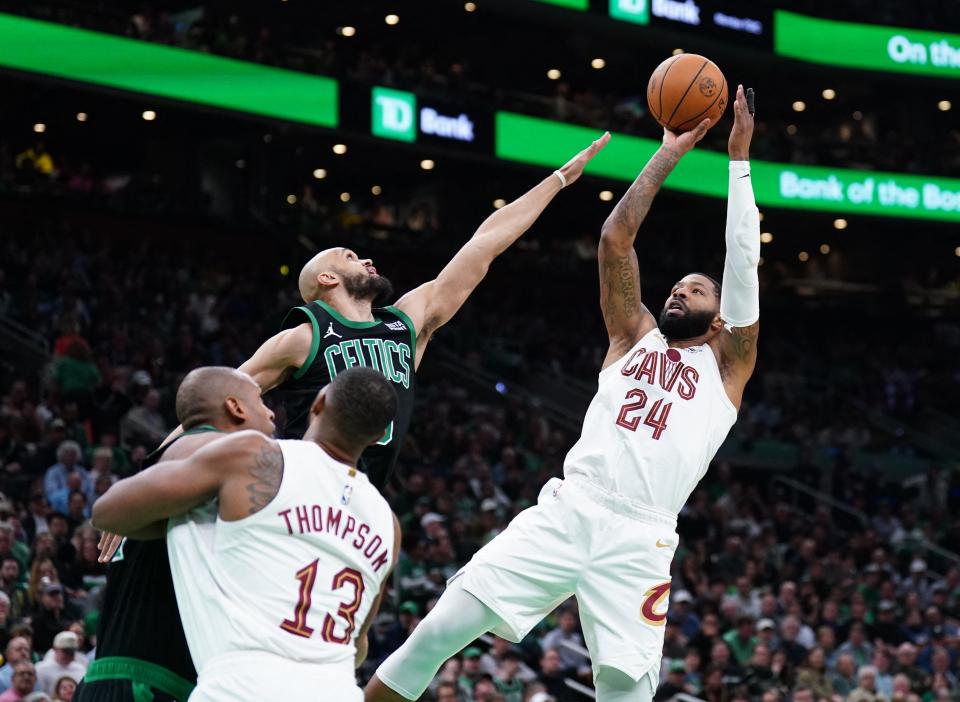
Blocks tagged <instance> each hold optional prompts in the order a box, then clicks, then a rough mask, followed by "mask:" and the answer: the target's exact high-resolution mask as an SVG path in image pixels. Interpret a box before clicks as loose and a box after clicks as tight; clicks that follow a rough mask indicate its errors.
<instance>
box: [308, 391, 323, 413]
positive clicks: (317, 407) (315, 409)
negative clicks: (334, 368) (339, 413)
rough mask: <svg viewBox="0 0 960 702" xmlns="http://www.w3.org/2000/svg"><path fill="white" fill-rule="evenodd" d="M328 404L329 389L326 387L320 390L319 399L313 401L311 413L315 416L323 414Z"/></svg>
mask: <svg viewBox="0 0 960 702" xmlns="http://www.w3.org/2000/svg"><path fill="white" fill-rule="evenodd" d="M326 406H327V389H326V388H325V387H324V388H323V389H322V390H320V394H318V395H317V399H316V400H314V401H313V406H311V407H310V414H311V415H313V416H314V417H316V416H318V415H320V414H323V410H324V408H325V407H326Z"/></svg>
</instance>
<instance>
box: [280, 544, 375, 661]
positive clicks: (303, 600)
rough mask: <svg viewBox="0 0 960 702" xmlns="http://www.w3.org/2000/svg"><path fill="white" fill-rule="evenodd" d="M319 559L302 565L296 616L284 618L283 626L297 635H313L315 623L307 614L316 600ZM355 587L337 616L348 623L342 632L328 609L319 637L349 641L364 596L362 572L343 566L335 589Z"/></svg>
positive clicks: (325, 639)
mask: <svg viewBox="0 0 960 702" xmlns="http://www.w3.org/2000/svg"><path fill="white" fill-rule="evenodd" d="M319 562H320V561H319V559H317V560H315V561H314V562H313V563H311V564H310V565H308V566H306V567H305V568H303V569H301V570H300V571H299V572H298V573H297V580H299V581H300V596H299V598H298V599H297V605H296V607H295V608H294V611H293V619H284V620H283V622H282V623H281V624H280V628H281V629H283V630H284V631H286V632H287V633H289V634H293V635H294V636H302V637H303V638H305V639H309V638H310V637H311V636H313V627H310V626H308V625H307V614H308V613H309V612H310V606H311V605H312V604H313V602H312V597H313V586H314V585H315V584H316V582H317V568H318V565H319ZM351 587H352V588H353V597H352V598H351V599H349V600H346V601H343V602H341V603H340V606H339V607H338V608H337V616H338V617H340V618H342V619H343V620H344V621H345V622H346V627H345V629H344V631H343V633H342V634H338V633H337V630H336V629H337V622H336V621H335V620H334V618H333V616H331V614H330V613H329V612H328V613H327V615H326V616H325V617H324V619H323V628H322V630H321V632H320V638H322V639H323V640H324V641H327V642H329V643H335V644H349V643H350V638H351V636H352V635H353V632H354V629H356V628H357V622H356V619H355V617H356V614H357V610H358V609H360V601H361V600H362V599H363V576H362V575H360V573H359V572H358V571H356V570H354V569H353V568H344V569H343V570H341V571H340V572H338V573H337V574H336V575H334V576H333V583H332V584H331V589H332V590H340V589H342V588H347V589H348V590H349V588H351Z"/></svg>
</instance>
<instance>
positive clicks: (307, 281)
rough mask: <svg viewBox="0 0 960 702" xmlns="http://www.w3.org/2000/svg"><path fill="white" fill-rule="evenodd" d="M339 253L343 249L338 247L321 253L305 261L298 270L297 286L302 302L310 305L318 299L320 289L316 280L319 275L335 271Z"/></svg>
mask: <svg viewBox="0 0 960 702" xmlns="http://www.w3.org/2000/svg"><path fill="white" fill-rule="evenodd" d="M341 251H343V248H342V247H339V246H338V247H335V248H332V249H326V250H324V251H321V252H320V253H318V254H317V255H316V256H314V257H313V258H311V259H310V260H309V261H307V263H306V264H305V265H304V267H303V268H302V269H301V270H300V278H299V279H298V280H297V285H298V286H299V287H300V297H302V298H303V301H304V302H307V303H310V302H313V301H314V300H317V299H319V298H320V293H321V288H320V282H319V281H318V280H317V278H318V277H319V276H320V274H321V273H323V272H325V271H329V270H334V269H335V266H334V262H335V261H336V259H337V256H339V255H340V252H341Z"/></svg>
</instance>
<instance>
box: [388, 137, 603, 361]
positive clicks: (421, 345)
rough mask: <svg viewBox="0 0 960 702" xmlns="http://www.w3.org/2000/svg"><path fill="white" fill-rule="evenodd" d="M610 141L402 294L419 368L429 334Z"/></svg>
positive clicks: (487, 225) (497, 216) (502, 212)
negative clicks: (437, 271)
mask: <svg viewBox="0 0 960 702" xmlns="http://www.w3.org/2000/svg"><path fill="white" fill-rule="evenodd" d="M609 140H610V135H609V134H604V135H603V136H602V137H600V138H599V139H597V140H596V141H595V142H593V143H592V144H591V145H590V146H588V147H587V148H586V149H584V150H583V151H581V152H580V153H579V154H577V155H576V156H574V157H573V158H572V159H570V161H568V162H567V163H566V165H564V166H563V167H562V168H561V169H559V172H560V173H561V174H562V176H563V178H562V180H561V178H559V177H557V175H556V174H551V175H549V176H547V177H546V178H545V179H544V180H542V181H541V182H540V184H539V185H537V186H536V187H535V188H533V189H532V190H530V191H528V192H527V193H525V194H524V195H522V196H521V197H519V198H518V199H516V200H514V201H513V202H511V203H510V204H509V205H506V206H505V207H501V208H500V209H499V210H497V211H496V212H494V213H493V214H491V215H490V216H489V217H487V218H486V220H484V222H483V224H481V225H480V228H479V229H477V231H476V232H475V233H474V235H473V237H471V239H470V241H468V242H467V243H466V244H464V245H463V248H461V249H460V251H458V252H457V254H456V255H455V256H454V257H453V259H452V260H451V261H450V263H448V264H447V265H446V266H445V267H444V269H443V270H442V271H440V275H438V276H437V277H436V279H435V280H431V281H430V282H429V283H424V284H423V285H421V286H420V287H418V288H416V289H414V290H411V291H410V292H408V293H407V294H406V295H404V296H403V297H402V298H400V301H399V302H397V307H399V308H400V309H401V310H403V311H404V312H405V313H406V314H407V315H408V316H409V317H410V319H411V321H412V322H413V324H414V326H415V327H416V332H417V358H416V365H417V366H419V365H420V359H421V358H422V357H423V351H424V349H425V348H426V346H427V342H428V341H429V340H430V337H431V335H432V334H433V333H434V332H435V331H436V330H437V329H439V328H440V327H442V326H443V325H444V324H446V323H447V322H448V321H450V318H451V317H453V315H454V314H456V312H457V310H459V309H460V308H461V307H462V306H463V303H464V302H466V301H467V298H468V297H469V296H470V293H472V292H473V290H474V288H476V287H477V285H479V284H480V281H481V280H483V277H484V276H485V275H486V274H487V270H488V269H489V267H490V264H491V263H493V259H495V258H496V257H497V256H499V255H500V254H501V253H503V252H504V251H506V250H507V249H508V248H509V247H510V245H511V244H513V242H515V241H516V240H517V239H519V238H520V237H521V235H523V233H524V232H526V231H527V230H528V229H529V228H530V227H531V225H533V223H534V222H536V221H537V218H538V217H539V216H540V213H541V212H543V210H544V209H545V208H546V207H547V205H549V204H550V201H551V200H553V198H554V196H555V195H556V194H557V193H558V192H560V190H561V188H563V187H564V186H563V183H566V184H567V185H570V184H571V183H573V182H574V181H575V180H577V178H579V177H580V175H581V174H582V173H583V168H584V166H586V165H587V163H588V162H589V161H590V159H592V158H593V157H594V156H595V155H596V154H597V152H599V151H600V149H602V148H603V147H604V146H605V145H606V143H607V142H608V141H609Z"/></svg>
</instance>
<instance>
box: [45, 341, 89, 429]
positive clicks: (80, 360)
mask: <svg viewBox="0 0 960 702" xmlns="http://www.w3.org/2000/svg"><path fill="white" fill-rule="evenodd" d="M54 372H55V373H56V378H57V384H58V385H59V386H60V392H61V393H62V395H63V399H64V400H66V401H72V402H76V403H77V405H78V407H79V410H80V416H81V417H87V416H89V414H90V411H91V409H92V408H93V393H94V390H96V388H97V386H98V385H100V380H101V378H100V371H99V370H97V366H96V364H94V363H93V360H92V358H91V355H90V347H89V346H88V345H87V344H86V343H82V342H80V341H74V342H72V343H71V344H70V346H69V348H68V349H67V353H66V355H65V356H63V357H61V358H59V359H58V360H57V362H56V368H55V371H54Z"/></svg>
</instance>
